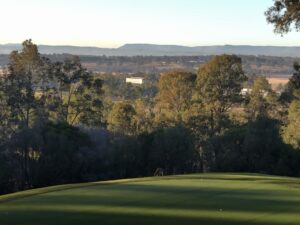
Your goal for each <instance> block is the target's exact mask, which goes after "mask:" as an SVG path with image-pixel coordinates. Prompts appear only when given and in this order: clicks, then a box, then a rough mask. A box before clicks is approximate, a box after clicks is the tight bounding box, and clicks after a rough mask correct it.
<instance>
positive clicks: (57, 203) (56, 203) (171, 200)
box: [0, 174, 300, 225]
mask: <svg viewBox="0 0 300 225" xmlns="http://www.w3.org/2000/svg"><path fill="white" fill-rule="evenodd" d="M0 224H1V225H2V224H3V225H11V224H13V225H17V224H22V225H27V224H28V225H29V224H30V225H35V224H36V225H41V224H43V225H48V224H49V225H53V224H55V225H62V224H64V225H66V224H67V225H69V224H70V225H76V224H78V225H79V224H81V225H89V224H93V225H94V224H104V225H112V224H114V225H117V224H122V225H123V224H131V225H135V224H136V225H142V224H147V225H148V224H149V225H153V224H172V225H176V224H198V225H199V224H203V225H218V224H220V225H221V224H222V225H237V224H241V225H248V224H256V225H288V224H300V179H295V178H285V177H275V176H262V175H247V174H244V175H243V174H242V175H241V174H240V175H238V174H204V175H203V174H197V175H182V176H172V177H163V178H145V179H132V180H122V181H111V182H99V183H89V184H79V185H64V186H56V187H50V188H44V189H37V190H31V191H25V192H19V193H16V194H12V195H5V196H0Z"/></svg>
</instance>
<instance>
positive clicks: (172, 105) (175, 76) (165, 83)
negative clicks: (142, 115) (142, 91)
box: [156, 71, 196, 124]
mask: <svg viewBox="0 0 300 225" xmlns="http://www.w3.org/2000/svg"><path fill="white" fill-rule="evenodd" d="M195 80H196V75H195V74H193V73H189V72H184V71H171V72H168V73H165V74H162V75H161V76H160V79H159V82H158V94H157V96H156V102H157V110H158V112H159V113H158V114H157V120H158V121H160V122H163V123H171V124H172V123H179V122H182V120H183V118H182V117H183V114H184V113H185V112H186V111H187V110H188V109H189V108H190V107H191V105H192V95H193V91H194V87H195Z"/></svg>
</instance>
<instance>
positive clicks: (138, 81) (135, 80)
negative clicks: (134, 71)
mask: <svg viewBox="0 0 300 225" xmlns="http://www.w3.org/2000/svg"><path fill="white" fill-rule="evenodd" d="M126 83H131V84H143V83H144V78H142V77H127V78H126Z"/></svg>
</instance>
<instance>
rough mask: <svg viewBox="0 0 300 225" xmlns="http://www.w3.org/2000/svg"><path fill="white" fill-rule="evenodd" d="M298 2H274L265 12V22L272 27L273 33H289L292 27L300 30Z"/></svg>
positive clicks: (299, 3)
mask: <svg viewBox="0 0 300 225" xmlns="http://www.w3.org/2000/svg"><path fill="white" fill-rule="evenodd" d="M299 11H300V2H299V1H295V0H275V1H274V5H273V6H271V7H270V8H269V9H268V10H267V11H266V12H265V15H266V18H267V21H268V22H269V23H271V24H273V25H274V32H276V33H280V34H284V33H288V32H290V31H291V26H292V25H294V28H295V29H296V31H299V30H300V16H299Z"/></svg>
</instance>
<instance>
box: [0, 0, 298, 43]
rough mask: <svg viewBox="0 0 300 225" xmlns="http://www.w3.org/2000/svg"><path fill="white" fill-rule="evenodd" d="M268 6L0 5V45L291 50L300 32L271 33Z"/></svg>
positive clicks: (220, 0)
mask: <svg viewBox="0 0 300 225" xmlns="http://www.w3.org/2000/svg"><path fill="white" fill-rule="evenodd" d="M272 4H273V0H26V1H25V0H0V8H1V12H0V25H1V27H0V29H1V32H0V43H19V42H21V41H23V40H25V39H28V38H31V39H33V41H34V42H35V43H38V44H51V45H84V46H99V47H118V46H120V45H122V44H125V43H153V44H178V45H187V46H197V45H218V44H219V45H223V44H233V45H237V44H250V45H289V46H291V45H297V46H300V32H299V33H291V34H288V35H285V36H284V37H281V36H280V35H275V34H274V33H273V27H272V26H271V25H268V24H267V22H266V20H265V17H264V11H265V10H266V9H267V8H268V7H269V6H271V5H272Z"/></svg>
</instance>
